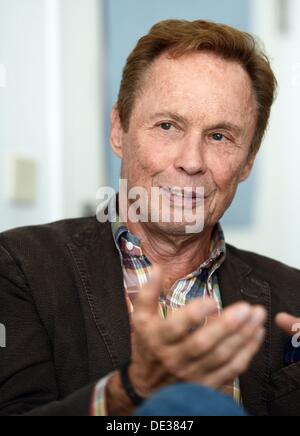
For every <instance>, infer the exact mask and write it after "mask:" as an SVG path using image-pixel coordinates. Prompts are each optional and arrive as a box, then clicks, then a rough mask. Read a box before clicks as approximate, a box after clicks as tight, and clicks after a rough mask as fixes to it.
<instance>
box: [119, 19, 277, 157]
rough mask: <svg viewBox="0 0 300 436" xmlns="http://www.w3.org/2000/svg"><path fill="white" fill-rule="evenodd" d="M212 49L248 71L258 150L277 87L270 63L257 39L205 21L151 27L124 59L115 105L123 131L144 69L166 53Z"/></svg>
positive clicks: (181, 53)
mask: <svg viewBox="0 0 300 436" xmlns="http://www.w3.org/2000/svg"><path fill="white" fill-rule="evenodd" d="M195 51H211V52H213V53H215V54H217V55H219V56H221V57H222V58H223V59H227V60H230V61H236V62H239V63H240V64H241V65H242V66H243V67H244V68H245V70H246V71H247V73H248V74H249V77H250V79H251V82H252V86H253V90H254V93H255V96H256V101H257V106H258V114H257V127H256V132H255V136H254V139H253V143H252V151H253V152H254V153H255V152H257V151H258V150H259V148H260V145H261V142H262V139H263V137H264V134H265V131H266V129H267V126H268V121H269V118H270V112H271V107H272V104H273V102H274V98H275V92H276V87H277V81H276V77H275V75H274V73H273V71H272V68H271V66H270V62H269V60H268V58H267V56H266V54H265V53H264V51H263V49H262V48H261V46H260V44H259V43H258V41H257V40H256V39H255V38H254V37H253V36H252V35H250V34H249V33H245V32H241V31H239V30H237V29H234V28H232V27H229V26H226V25H223V24H216V23H212V22H207V21H201V20H197V21H185V20H167V21H161V22H159V23H157V24H156V25H155V26H153V27H152V29H151V30H150V32H149V33H148V34H147V35H146V36H144V37H143V38H141V39H140V40H139V42H138V44H137V46H136V47H135V49H134V50H133V52H132V53H131V54H130V55H129V57H128V59H127V63H126V66H125V68H124V71H123V78H122V82H121V87H120V92H119V97H118V103H117V108H118V112H119V115H120V119H121V123H122V126H123V128H124V130H125V131H128V129H129V126H130V118H131V114H132V110H133V106H134V103H135V99H136V96H137V93H138V91H139V90H140V89H141V86H142V79H143V77H144V75H145V72H146V71H147V70H148V69H149V67H150V65H151V64H152V63H153V61H154V60H155V59H157V58H158V57H159V56H160V55H162V54H163V53H165V52H168V53H169V54H170V56H171V57H173V58H177V57H180V56H182V55H184V54H187V53H189V52H195Z"/></svg>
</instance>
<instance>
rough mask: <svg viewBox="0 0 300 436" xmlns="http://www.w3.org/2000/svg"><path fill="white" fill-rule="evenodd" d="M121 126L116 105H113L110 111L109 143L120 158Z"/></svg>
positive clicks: (121, 155) (121, 152)
mask: <svg viewBox="0 0 300 436" xmlns="http://www.w3.org/2000/svg"><path fill="white" fill-rule="evenodd" d="M123 133H124V132H123V128H122V123H121V120H120V116H119V112H118V109H117V106H116V105H115V106H114V107H113V110H112V112H111V131H110V143H111V147H112V150H113V152H114V153H115V154H116V155H117V156H118V157H119V158H121V159H122V157H123V145H122V142H123V141H122V139H123Z"/></svg>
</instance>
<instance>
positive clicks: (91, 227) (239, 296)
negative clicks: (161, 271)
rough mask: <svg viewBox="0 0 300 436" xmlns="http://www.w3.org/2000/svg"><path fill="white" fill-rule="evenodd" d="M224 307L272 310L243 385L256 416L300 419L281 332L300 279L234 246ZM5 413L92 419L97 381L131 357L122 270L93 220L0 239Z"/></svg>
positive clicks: (298, 307)
mask: <svg viewBox="0 0 300 436" xmlns="http://www.w3.org/2000/svg"><path fill="white" fill-rule="evenodd" d="M218 276H219V283H220V289H221V294H222V299H223V303H224V305H225V306H228V305H230V304H233V303H235V302H237V301H241V300H244V301H247V302H250V303H253V304H262V305H263V306H265V308H266V309H267V311H268V314H269V316H268V322H267V336H266V340H265V343H264V345H263V347H262V349H261V351H260V352H259V354H258V355H257V356H256V358H255V360H254V361H253V364H252V366H251V368H250V369H249V371H248V372H247V373H246V374H245V375H243V376H242V377H241V389H242V396H243V401H244V405H245V408H246V409H247V411H248V412H249V413H250V414H252V415H271V416H272V415H273V416H274V415H275V416H276V415H300V363H299V364H294V365H291V366H288V367H285V366H284V355H285V349H286V345H287V343H288V341H289V338H288V337H287V336H286V335H285V334H284V333H282V332H281V331H280V330H279V329H278V328H277V327H276V326H275V324H274V317H275V316H276V314H277V313H278V312H281V311H284V312H289V313H292V314H294V315H296V316H300V271H298V270H296V269H293V268H290V267H288V266H285V265H283V264H280V263H278V262H276V261H274V260H271V259H268V258H265V257H262V256H259V255H257V254H254V253H250V252H246V251H241V250H238V249H236V248H234V247H232V246H230V245H228V246H227V258H226V261H225V263H224V264H223V265H222V267H221V268H220V270H219V273H218ZM0 323H1V324H3V325H4V326H5V328H6V348H0V415H4V416H5V415H26V414H29V415H36V416H39V415H44V416H47V415H49V416H59V415H63V416H66V415H67V416H68V415H69V416H75V415H83V416H84V415H89V412H90V405H91V401H92V394H93V390H94V385H95V383H96V382H97V381H98V380H99V379H101V378H102V377H103V376H105V375H107V374H108V373H110V372H111V371H113V370H115V369H117V368H119V367H120V366H121V365H122V364H123V363H125V362H126V361H128V359H129V358H130V349H131V347H130V327H129V319H128V313H127V306H126V302H125V297H124V289H123V277H122V269H121V264H120V259H119V254H118V252H117V250H116V248H115V244H114V241H113V237H112V232H111V228H110V224H109V223H107V224H100V223H98V222H97V220H96V219H95V218H94V217H93V218H84V219H79V220H68V221H62V222H59V223H54V224H49V225H45V226H37V227H27V228H23V229H16V230H11V231H9V232H6V233H3V234H1V235H0Z"/></svg>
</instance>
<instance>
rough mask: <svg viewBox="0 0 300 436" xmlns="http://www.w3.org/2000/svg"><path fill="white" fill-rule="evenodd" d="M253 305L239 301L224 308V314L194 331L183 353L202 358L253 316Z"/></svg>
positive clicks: (190, 357) (193, 357)
mask: <svg viewBox="0 0 300 436" xmlns="http://www.w3.org/2000/svg"><path fill="white" fill-rule="evenodd" d="M253 310H254V309H252V307H251V306H250V305H249V304H246V303H238V304H235V305H234V306H231V307H229V308H227V309H225V310H224V312H223V313H222V315H221V316H220V317H219V318H217V319H215V320H212V321H211V322H210V323H208V324H207V325H206V326H204V327H201V328H200V329H198V330H197V331H196V332H195V333H193V334H192V335H191V336H190V337H189V338H188V339H187V340H186V341H185V344H184V345H183V346H182V350H181V353H182V354H183V355H184V356H187V358H189V359H198V358H201V357H203V356H205V355H207V353H209V352H211V351H212V350H213V349H214V348H215V347H216V346H217V345H218V344H219V343H220V342H221V341H223V340H224V339H226V338H228V337H230V336H232V335H234V334H235V333H236V332H237V331H239V330H240V329H241V328H242V327H243V326H244V325H245V324H246V323H247V322H248V321H249V320H250V319H251V317H252V314H253Z"/></svg>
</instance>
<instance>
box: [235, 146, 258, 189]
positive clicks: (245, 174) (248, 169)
mask: <svg viewBox="0 0 300 436" xmlns="http://www.w3.org/2000/svg"><path fill="white" fill-rule="evenodd" d="M255 159H256V153H255V154H251V155H250V156H249V157H248V159H247V162H246V164H245V166H244V168H243V170H242V172H241V175H240V179H239V183H242V182H244V181H245V180H247V179H248V177H249V176H250V174H251V171H252V168H253V165H254V162H255Z"/></svg>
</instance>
